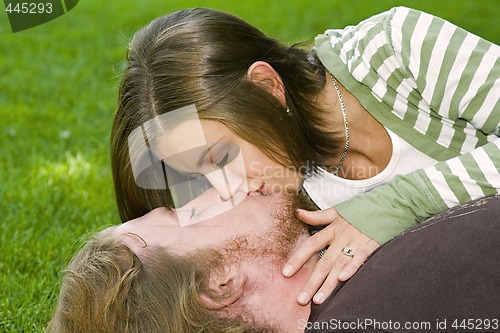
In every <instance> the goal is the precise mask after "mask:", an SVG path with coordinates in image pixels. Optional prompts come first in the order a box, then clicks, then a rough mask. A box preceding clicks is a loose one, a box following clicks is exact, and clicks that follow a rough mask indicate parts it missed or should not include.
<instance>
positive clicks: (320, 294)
mask: <svg viewBox="0 0 500 333" xmlns="http://www.w3.org/2000/svg"><path fill="white" fill-rule="evenodd" d="M313 301H314V303H316V304H321V303H323V302H324V301H325V294H324V293H323V292H322V291H320V292H318V293H317V294H316V295H314V299H313Z"/></svg>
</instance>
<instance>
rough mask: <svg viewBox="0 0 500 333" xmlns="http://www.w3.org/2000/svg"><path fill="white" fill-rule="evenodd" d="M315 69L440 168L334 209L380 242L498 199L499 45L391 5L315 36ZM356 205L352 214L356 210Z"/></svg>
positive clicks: (395, 181) (414, 174)
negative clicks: (459, 207)
mask: <svg viewBox="0 0 500 333" xmlns="http://www.w3.org/2000/svg"><path fill="white" fill-rule="evenodd" d="M316 49H317V53H318V56H319V58H320V60H321V61H322V63H323V64H324V65H325V67H326V68H327V69H328V70H329V71H330V72H332V74H333V75H334V76H335V77H336V78H337V79H338V80H339V81H340V82H341V83H342V84H343V85H344V86H345V87H346V88H347V89H348V90H349V91H350V92H351V93H352V94H353V95H354V96H355V97H356V98H357V99H358V100H359V101H360V102H361V104H362V105H363V106H364V107H365V109H366V110H367V111H368V112H370V114H372V115H373V116H374V117H375V118H376V119H377V120H378V121H379V122H380V123H381V124H382V125H384V126H385V127H387V128H389V129H390V130H391V131H393V132H394V133H396V134H397V135H398V136H400V137H401V138H403V139H404V140H406V141H407V142H409V143H410V144H411V145H413V146H414V147H415V148H417V149H418V150H420V151H422V152H423V153H425V154H427V155H428V156H431V157H432V158H434V159H436V160H438V161H440V162H439V163H437V164H436V165H434V166H432V167H430V168H427V169H422V170H417V171H415V172H412V173H409V174H407V175H401V176H396V177H395V178H394V179H393V180H391V181H390V182H388V183H387V184H385V185H383V186H380V187H378V188H376V189H374V190H372V191H370V192H368V193H364V194H362V195H359V196H357V197H355V198H353V199H350V200H348V201H345V202H343V203H340V204H338V205H336V206H335V208H336V209H337V211H338V212H339V213H340V214H341V215H342V216H343V217H344V218H345V219H346V220H347V221H349V222H350V223H352V224H353V225H354V226H356V227H357V228H358V229H359V230H361V231H362V232H364V233H365V234H367V235H368V236H370V237H372V238H373V239H375V240H377V241H378V242H380V243H384V242H386V241H388V240H390V239H391V238H393V237H395V236H396V235H398V234H399V233H401V232H402V231H404V230H406V229H408V228H410V227H411V226H413V225H415V224H416V223H418V222H421V221H423V220H424V219H426V218H427V217H429V216H431V215H434V214H437V213H439V212H442V211H444V210H446V209H448V208H450V207H453V206H456V205H458V204H463V203H466V202H469V201H471V200H474V199H478V198H481V197H485V196H490V195H494V194H497V193H499V192H500V172H499V170H500V139H499V131H500V126H499V124H500V103H499V99H500V47H499V46H498V45H495V44H493V43H490V42H488V41H486V40H484V39H481V38H480V37H477V36H475V35H474V34H472V33H469V32H467V31H465V30H463V29H461V28H459V27H457V26H455V25H453V24H451V23H450V22H447V21H445V20H443V19H440V18H438V17H435V16H432V15H429V14H426V13H423V12H420V11H417V10H413V9H409V8H405V7H397V8H393V9H391V10H389V11H388V12H385V13H382V14H379V15H376V16H374V17H371V18H369V19H367V20H365V21H363V22H361V23H360V24H358V25H356V26H350V27H346V28H344V29H341V30H327V31H326V32H325V33H324V34H322V35H319V36H318V37H317V38H316ZM360 207H362V209H360Z"/></svg>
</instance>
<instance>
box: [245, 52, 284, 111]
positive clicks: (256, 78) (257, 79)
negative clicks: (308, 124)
mask: <svg viewBox="0 0 500 333" xmlns="http://www.w3.org/2000/svg"><path fill="white" fill-rule="evenodd" d="M247 79H248V80H250V81H252V82H253V83H255V84H257V85H259V86H261V87H262V88H264V89H266V90H267V91H268V92H269V93H270V94H272V95H273V96H274V97H276V98H277V99H278V100H279V101H280V103H281V104H282V105H283V107H286V98H285V87H284V85H283V81H282V80H281V76H280V75H279V74H278V72H276V70H274V68H273V67H272V66H271V65H269V64H268V63H267V62H265V61H256V62H254V63H253V64H252V65H250V67H248V71H247Z"/></svg>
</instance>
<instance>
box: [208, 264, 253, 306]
mask: <svg viewBox="0 0 500 333" xmlns="http://www.w3.org/2000/svg"><path fill="white" fill-rule="evenodd" d="M247 278H248V277H247V276H246V274H245V273H244V271H243V270H242V269H241V268H240V267H238V266H232V267H227V269H226V270H225V271H224V272H222V274H214V276H211V277H210V281H209V284H208V290H206V291H204V292H200V293H199V295H198V297H199V299H200V302H201V304H202V305H203V307H205V308H206V309H208V310H221V309H223V308H227V307H229V306H230V305H232V304H234V303H236V302H237V301H238V300H239V299H240V298H241V297H242V296H243V294H244V291H245V283H246V281H247Z"/></svg>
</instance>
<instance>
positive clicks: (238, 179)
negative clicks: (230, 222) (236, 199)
mask: <svg viewBox="0 0 500 333" xmlns="http://www.w3.org/2000/svg"><path fill="white" fill-rule="evenodd" d="M205 177H206V178H207V179H208V181H209V182H210V183H211V184H212V186H213V187H214V189H215V190H216V191H217V192H218V193H219V195H220V198H221V200H223V201H228V200H230V199H231V198H232V197H233V196H234V195H235V194H236V192H238V191H245V192H248V191H247V189H246V188H247V187H248V186H247V183H246V181H245V179H244V178H243V177H242V176H241V175H239V174H236V173H234V172H232V171H231V169H230V168H222V169H218V170H216V171H214V172H212V173H210V174H208V175H205Z"/></svg>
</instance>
